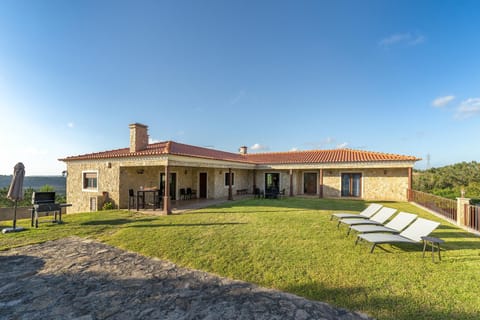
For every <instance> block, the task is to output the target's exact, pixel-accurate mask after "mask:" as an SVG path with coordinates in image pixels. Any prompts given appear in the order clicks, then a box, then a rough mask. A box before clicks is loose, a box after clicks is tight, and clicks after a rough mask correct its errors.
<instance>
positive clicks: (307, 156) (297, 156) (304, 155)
mask: <svg viewBox="0 0 480 320" xmlns="http://www.w3.org/2000/svg"><path fill="white" fill-rule="evenodd" d="M246 158H247V159H248V160H249V161H251V162H254V163H259V164H260V163H263V164H267V163H271V164H294V163H338V162H372V161H373V162H376V161H417V160H420V159H418V158H416V157H413V156H404V155H397V154H390V153H380V152H372V151H362V150H352V149H333V150H307V151H291V152H271V153H252V154H247V155H246Z"/></svg>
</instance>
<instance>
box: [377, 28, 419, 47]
mask: <svg viewBox="0 0 480 320" xmlns="http://www.w3.org/2000/svg"><path fill="white" fill-rule="evenodd" d="M423 42H425V36H423V35H421V34H412V33H410V32H407V33H395V34H392V35H390V36H388V37H385V38H383V39H382V40H380V41H379V42H378V44H379V46H380V47H383V48H388V47H392V46H398V45H404V46H416V45H419V44H421V43H423Z"/></svg>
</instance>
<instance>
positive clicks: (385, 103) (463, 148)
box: [0, 0, 480, 175]
mask: <svg viewBox="0 0 480 320" xmlns="http://www.w3.org/2000/svg"><path fill="white" fill-rule="evenodd" d="M479 52H480V2H478V1H404V0H402V1H393V0H392V1H353V0H352V1H224V0H221V1H178V0H177V1H142V0H141V1H133V0H132V1H118V0H112V1H107V0H102V1H86V0H85V1H75V0H74V1H62V0H58V1H47V0H44V1H37V0H31V1H26V0H12V1H10V0H2V1H0V130H1V139H0V150H1V151H0V152H1V156H0V159H1V160H0V174H11V173H12V172H13V167H14V165H15V164H16V163H17V162H19V161H22V162H24V164H25V166H26V173H27V175H38V174H41V175H47V174H60V173H61V171H62V170H64V169H65V165H64V163H62V162H59V161H57V159H58V158H63V157H66V156H70V155H77V154H83V153H90V152H96V151H104V150H110V149H116V148H123V147H127V146H128V142H129V141H128V140H129V131H128V125H129V124H130V123H134V122H140V123H143V124H146V125H148V126H149V133H150V138H151V139H152V141H163V140H174V141H178V142H183V143H187V144H193V145H198V146H206V147H213V148H216V149H221V150H225V151H232V152H237V150H238V147H240V146H242V145H246V146H248V147H249V152H265V151H288V150H308V149H333V148H339V147H347V148H353V149H362V150H370V151H378V152H388V153H396V154H406V155H414V156H417V157H420V158H423V159H424V160H423V161H420V162H418V163H417V168H420V169H425V168H426V166H427V161H426V159H427V155H430V166H432V167H435V166H443V165H447V164H452V163H456V162H461V161H472V160H475V161H480V148H479V146H478V140H479V137H480V131H479V128H480V126H479V125H480V85H479V84H480V56H479Z"/></svg>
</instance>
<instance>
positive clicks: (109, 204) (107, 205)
mask: <svg viewBox="0 0 480 320" xmlns="http://www.w3.org/2000/svg"><path fill="white" fill-rule="evenodd" d="M112 209H115V207H114V205H113V203H112V202H110V201H108V202H105V203H104V204H103V207H102V210H112Z"/></svg>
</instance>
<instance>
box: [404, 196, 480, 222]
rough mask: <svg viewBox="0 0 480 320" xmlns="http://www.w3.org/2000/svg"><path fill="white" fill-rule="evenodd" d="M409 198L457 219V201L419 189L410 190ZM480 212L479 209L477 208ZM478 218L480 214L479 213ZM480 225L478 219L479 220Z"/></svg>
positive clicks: (449, 217) (447, 216)
mask: <svg viewBox="0 0 480 320" xmlns="http://www.w3.org/2000/svg"><path fill="white" fill-rule="evenodd" d="M408 200H409V201H413V202H416V203H418V204H419V205H421V206H424V207H426V208H428V209H430V210H433V211H435V212H436V213H438V214H440V215H442V216H444V217H446V218H448V219H451V220H454V221H457V201H455V200H451V199H446V198H442V197H439V196H435V195H433V194H428V193H425V192H421V191H417V190H411V189H410V190H408ZM477 213H478V210H477ZM477 218H478V214H477ZM477 225H478V220H477Z"/></svg>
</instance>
